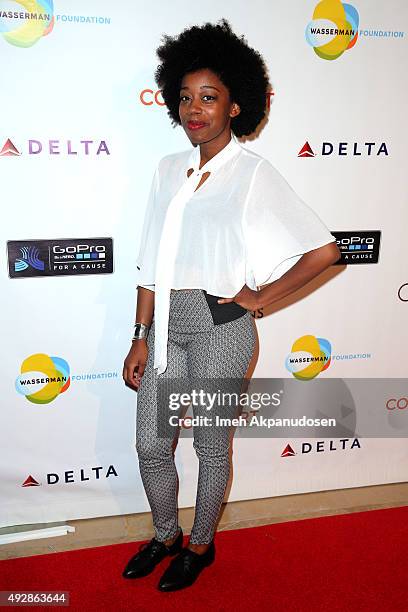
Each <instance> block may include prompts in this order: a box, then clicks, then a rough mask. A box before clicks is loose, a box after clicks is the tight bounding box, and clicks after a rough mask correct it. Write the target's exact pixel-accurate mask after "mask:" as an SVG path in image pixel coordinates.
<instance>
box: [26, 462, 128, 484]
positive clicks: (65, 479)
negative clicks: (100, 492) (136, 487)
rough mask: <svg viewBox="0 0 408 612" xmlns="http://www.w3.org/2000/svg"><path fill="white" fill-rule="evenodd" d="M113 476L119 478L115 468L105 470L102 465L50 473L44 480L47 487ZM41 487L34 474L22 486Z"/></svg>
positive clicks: (109, 467) (110, 467)
mask: <svg viewBox="0 0 408 612" xmlns="http://www.w3.org/2000/svg"><path fill="white" fill-rule="evenodd" d="M111 476H118V473H117V471H116V469H115V466H113V465H109V466H108V468H106V467H105V468H104V467H103V466H102V465H98V466H96V467H88V468H79V469H77V470H66V471H65V472H62V473H61V474H59V473H58V472H49V473H48V474H46V475H45V479H44V480H45V483H46V484H47V485H56V484H58V483H60V484H65V483H70V482H87V481H89V480H102V478H110V477H111ZM41 485H42V482H40V481H39V480H37V479H36V478H34V476H32V474H29V475H28V476H27V478H26V479H25V480H24V482H23V483H22V484H21V486H22V487H40V486H41Z"/></svg>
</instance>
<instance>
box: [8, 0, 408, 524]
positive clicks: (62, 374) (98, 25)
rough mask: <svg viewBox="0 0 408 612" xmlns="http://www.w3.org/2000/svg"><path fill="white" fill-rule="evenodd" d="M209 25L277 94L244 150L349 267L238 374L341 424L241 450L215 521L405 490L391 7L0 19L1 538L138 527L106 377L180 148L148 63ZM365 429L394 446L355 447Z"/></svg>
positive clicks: (268, 333)
mask: <svg viewBox="0 0 408 612" xmlns="http://www.w3.org/2000/svg"><path fill="white" fill-rule="evenodd" d="M222 17H225V18H227V19H228V20H229V21H230V23H231V25H232V27H233V29H234V31H235V32H236V33H237V34H240V35H241V34H244V35H245V37H246V39H247V40H248V42H249V43H250V44H251V45H252V46H253V47H255V48H256V49H258V50H259V51H260V52H261V54H262V55H263V56H264V58H265V61H266V63H267V66H268V70H269V74H270V82H271V88H270V92H269V94H268V96H267V99H266V101H265V103H266V106H267V107H268V111H269V115H268V121H267V122H266V124H265V126H264V128H263V129H262V131H261V132H260V134H259V135H258V137H257V138H251V139H248V140H247V141H246V142H243V143H242V144H243V146H245V147H247V148H248V149H251V150H253V151H255V152H257V153H259V154H260V155H262V156H264V157H266V158H267V159H269V160H270V161H271V162H272V163H273V164H274V165H275V166H276V168H277V169H278V170H279V171H280V172H281V173H282V174H283V175H284V177H285V178H286V179H287V180H288V181H289V183H290V184H291V185H292V187H293V188H294V189H295V191H296V192H297V193H298V194H299V195H300V196H301V197H302V198H303V199H304V201H305V202H306V203H307V204H308V205H309V206H311V207H312V208H313V209H314V210H315V211H316V212H317V213H318V214H319V216H320V217H321V218H322V219H323V221H324V222H325V223H326V225H327V226H328V227H329V229H330V231H331V232H332V233H333V235H334V236H335V237H336V238H337V241H338V244H339V247H340V248H341V251H342V259H341V261H339V262H338V264H336V265H334V266H331V268H330V269H329V270H327V271H326V272H325V273H323V274H322V275H321V278H319V279H315V281H313V282H312V283H311V284H310V285H309V287H308V288H305V289H303V290H302V291H300V292H298V294H297V295H296V296H295V297H294V296H292V297H291V298H287V299H286V301H285V302H284V303H281V304H280V307H279V308H277V307H273V308H269V309H264V310H261V311H258V312H256V313H253V316H254V318H255V320H256V326H257V331H258V336H259V351H258V354H257V356H256V361H254V363H253V364H252V367H251V373H252V377H253V379H254V380H256V379H264V380H266V379H269V380H270V379H278V381H279V384H280V385H281V388H282V387H285V385H288V384H289V383H290V382H292V381H297V383H298V385H302V390H303V391H306V390H307V389H308V388H309V389H311V388H312V385H313V384H315V383H316V382H317V381H323V380H327V381H331V382H332V383H333V384H332V385H331V386H330V387H329V389H330V393H329V396H327V397H329V399H327V401H326V399H325V396H324V395H317V396H316V405H311V403H310V401H307V397H308V396H307V394H306V393H303V392H302V393H300V394H299V393H294V395H293V405H294V404H295V403H296V405H297V411H298V413H299V414H306V415H307V414H313V415H316V414H321V415H326V416H327V415H328V416H336V417H337V421H338V429H337V430H336V435H335V436H330V437H327V436H322V437H318V436H316V435H309V436H308V434H307V430H305V436H304V437H300V436H299V435H297V436H296V435H294V434H292V433H291V431H290V430H289V429H286V430H285V436H286V437H279V438H278V437H276V433H275V434H273V433H272V432H266V433H264V435H262V436H258V437H254V436H252V437H249V436H246V435H245V433H244V432H243V427H242V428H238V430H237V434H236V439H235V441H234V455H233V461H234V480H233V482H232V485H231V488H230V490H229V497H228V499H229V500H239V499H251V498H260V497H269V496H277V495H284V494H285V495H286V494H291V493H302V492H308V491H320V490H328V489H335V488H346V487H358V486H365V485H372V484H380V483H389V482H400V481H404V480H406V479H407V468H406V466H407V460H408V447H407V441H406V433H407V432H408V399H407V398H408V386H407V385H406V384H405V382H406V376H407V367H406V347H407V340H408V338H407V335H408V333H407V328H408V326H407V324H406V322H407V315H408V273H407V255H406V253H405V251H404V244H405V242H406V236H405V234H406V228H407V227H408V209H407V205H406V195H407V190H406V182H405V176H404V174H403V165H405V157H406V143H407V134H406V121H405V112H406V97H407V95H408V87H407V73H408V71H407V65H406V55H407V32H408V7H407V5H406V2H404V1H403V0H390V1H389V2H372V1H369V0H355V1H353V3H352V4H345V3H342V2H340V1H338V0H323V1H322V2H318V3H317V2H315V1H314V0H310V1H309V0H293V1H292V2H290V3H282V2H275V1H270V0H253V1H252V2H251V3H248V2H246V1H244V0H235V1H234V2H219V1H215V0H208V1H207V2H205V3H204V4H200V5H197V4H193V5H191V4H190V5H189V6H188V7H187V8H186V5H185V2H182V0H173V2H171V3H169V2H165V1H164V0H157V2H154V3H151V4H148V5H146V3H144V2H139V1H138V0H132V1H130V0H122V2H116V3H112V2H107V1H105V0H103V1H101V0H98V1H97V0H88V1H87V2H81V1H79V0H70V1H67V0H56V1H55V2H52V0H38V1H34V0H30V1H29V0H21V1H19V2H12V1H8V0H0V52H1V59H2V62H1V64H2V71H1V72H2V74H1V85H0V87H1V96H0V105H1V117H2V121H1V126H0V173H1V194H2V195H1V199H2V221H1V224H0V240H1V245H2V246H1V249H2V263H1V279H0V282H1V305H2V316H1V339H2V342H1V345H2V367H1V381H0V383H1V406H2V409H1V428H0V439H1V440H0V442H1V460H0V461H1V466H0V467H1V479H0V500H1V501H0V526H5V525H13V524H25V523H36V522H47V521H58V520H66V519H75V518H85V517H94V516H104V515H114V514H124V513H132V512H142V511H146V510H148V509H149V507H148V504H147V500H146V497H145V494H144V491H143V487H142V484H141V480H140V477H139V471H138V463H137V455H136V450H135V413H136V410H137V394H136V393H135V392H134V391H132V390H131V389H129V388H126V387H125V385H124V383H123V380H122V375H121V374H122V366H123V360H124V358H125V356H126V354H127V352H128V350H129V347H130V338H131V334H132V333H133V321H134V313H135V304H136V297H137V292H136V257H137V254H138V249H139V240H140V234H141V227H142V222H143V216H144V210H145V206H146V201H147V196H148V192H149V187H150V182H151V178H152V175H153V172H154V169H155V167H156V164H157V163H158V161H159V159H160V158H161V157H163V156H164V155H166V154H169V153H172V152H175V151H180V150H184V149H187V148H189V147H190V143H189V142H188V140H187V138H186V136H185V134H184V132H183V131H182V129H181V128H173V127H172V126H171V124H170V120H169V118H168V116H167V112H166V108H165V106H164V104H163V99H162V97H161V95H160V91H159V90H158V89H157V86H156V85H155V82H154V78H153V74H154V70H155V68H156V65H157V58H156V56H155V49H156V48H157V46H158V45H159V44H160V43H161V40H162V36H163V35H164V34H170V35H174V34H177V33H179V32H180V31H181V30H182V29H184V28H185V27H187V26H191V25H194V24H203V23H204V22H206V21H212V22H215V21H218V20H219V19H220V18H222ZM305 357H306V358H307V357H313V358H314V361H313V362H312V364H311V362H310V360H309V361H307V360H306V362H305ZM361 379H367V386H369V381H370V380H374V379H375V380H377V382H378V380H379V379H381V380H382V381H383V384H381V385H378V386H376V391H375V393H371V395H370V399H369V400H367V397H366V396H365V395H364V394H361V393H360V392H359V391H358V390H356V391H353V384H352V383H353V381H354V382H356V381H357V380H361ZM298 381H301V382H298ZM251 384H252V383H250V385H251ZM291 392H292V391H291ZM360 410H362V411H364V412H365V414H366V415H367V413H368V415H370V414H371V412H372V414H373V415H374V414H375V415H376V418H378V415H380V421H379V422H383V423H384V424H386V425H387V426H391V428H392V429H393V435H387V433H386V427H384V429H383V430H382V429H381V427H379V428H377V430H374V431H371V434H370V435H369V436H368V435H366V436H365V435H361V432H359V431H358V427H357V425H358V418H359V417H358V415H359V411H360ZM370 411H371V412H370ZM185 429H186V432H187V430H188V429H189V427H188V424H187V423H186V427H185ZM357 432H358V433H357ZM190 433H191V432H190ZM191 442H192V440H191V437H189V435H182V437H181V438H180V442H179V445H178V449H177V454H176V460H177V465H178V469H179V476H180V505H181V506H190V505H193V504H194V501H195V485H196V479H197V466H198V463H197V458H196V456H195V453H194V451H193V449H192V444H191Z"/></svg>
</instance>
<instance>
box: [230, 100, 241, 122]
mask: <svg viewBox="0 0 408 612" xmlns="http://www.w3.org/2000/svg"><path fill="white" fill-rule="evenodd" d="M240 112H241V109H240V106H239V104H237V103H236V102H233V103H232V106H231V110H230V117H231V118H232V119H233V118H234V117H236V116H237V115H239V113H240Z"/></svg>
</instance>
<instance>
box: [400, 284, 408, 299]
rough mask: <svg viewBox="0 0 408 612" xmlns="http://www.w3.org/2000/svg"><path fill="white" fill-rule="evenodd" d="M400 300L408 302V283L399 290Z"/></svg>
mask: <svg viewBox="0 0 408 612" xmlns="http://www.w3.org/2000/svg"><path fill="white" fill-rule="evenodd" d="M398 299H399V300H401V302H408V283H404V284H403V285H401V287H400V288H399V289H398Z"/></svg>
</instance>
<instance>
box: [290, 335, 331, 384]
mask: <svg viewBox="0 0 408 612" xmlns="http://www.w3.org/2000/svg"><path fill="white" fill-rule="evenodd" d="M330 361H331V344H330V342H329V341H328V340H326V339H325V338H316V336H311V335H308V336H301V337H300V338H298V339H297V340H295V342H294V343H293V345H292V350H291V352H290V353H289V355H288V356H287V358H286V363H285V366H286V369H287V370H289V372H291V374H293V376H294V377H295V378H297V379H298V380H311V379H312V378H315V377H316V376H318V375H319V374H320V372H323V371H324V370H327V368H328V367H329V365H330Z"/></svg>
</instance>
